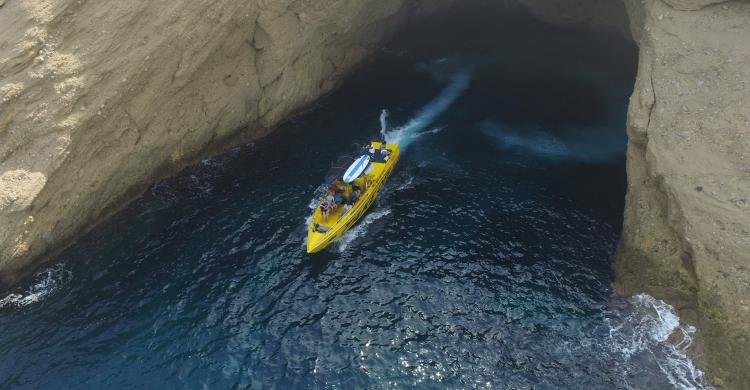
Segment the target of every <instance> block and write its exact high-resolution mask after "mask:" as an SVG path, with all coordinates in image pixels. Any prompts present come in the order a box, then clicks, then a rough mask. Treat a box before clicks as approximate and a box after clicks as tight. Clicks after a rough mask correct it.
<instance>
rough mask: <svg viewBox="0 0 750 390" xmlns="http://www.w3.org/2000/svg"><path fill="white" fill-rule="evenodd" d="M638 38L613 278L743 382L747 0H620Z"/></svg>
mask: <svg viewBox="0 0 750 390" xmlns="http://www.w3.org/2000/svg"><path fill="white" fill-rule="evenodd" d="M625 3H626V5H627V8H628V12H629V14H630V20H631V23H632V24H631V28H632V32H633V36H634V38H635V40H636V42H637V43H638V46H639V48H640V55H639V65H638V78H637V80H636V83H635V89H634V91H633V95H632V97H631V101H630V107H629V112H628V126H627V131H628V139H629V143H628V152H627V173H628V193H627V197H626V205H625V222H624V227H623V234H622V238H621V242H620V247H619V250H618V253H617V256H616V258H615V275H616V276H615V285H616V287H617V288H618V289H619V290H620V291H621V292H623V293H625V294H626V295H630V294H633V293H637V292H642V291H645V292H648V293H649V294H651V295H653V296H655V297H658V298H661V299H664V300H665V301H667V302H669V303H671V304H673V305H674V306H675V307H677V308H678V309H679V310H680V313H681V316H682V317H683V319H685V320H687V321H688V322H689V323H692V324H695V325H697V327H698V334H697V337H698V338H697V341H698V347H699V348H698V351H697V355H698V356H697V357H698V362H700V363H702V365H705V366H706V367H707V368H708V372H709V374H710V380H711V382H712V384H715V385H717V386H719V387H722V388H728V389H743V388H744V389H747V388H750V354H748V351H750V3H747V2H726V3H723V4H714V5H710V4H711V3H716V1H678V0H669V1H667V0H665V1H663V2H662V1H659V0H645V1H640V0H628V1H626V2H625Z"/></svg>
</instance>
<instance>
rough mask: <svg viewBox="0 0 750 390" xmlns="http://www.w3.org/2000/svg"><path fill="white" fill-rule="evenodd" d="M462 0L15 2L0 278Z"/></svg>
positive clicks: (6, 22)
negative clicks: (413, 17) (424, 15)
mask: <svg viewBox="0 0 750 390" xmlns="http://www.w3.org/2000/svg"><path fill="white" fill-rule="evenodd" d="M449 3H450V1H437V2H430V4H429V5H430V6H429V7H425V6H424V5H423V4H421V2H420V1H418V0H412V1H408V0H378V1H367V0H327V1H317V0H297V1H292V0H257V1H235V0H212V1H201V2H198V1H191V0H176V1H168V2H153V1H145V0H136V1H124V2H123V1H81V0H78V1H73V0H7V1H4V2H3V4H2V5H1V6H0V282H1V283H0V285H1V284H5V285H8V284H12V283H14V282H16V281H17V280H18V279H19V278H20V277H22V276H24V275H26V274H28V273H29V272H30V271H32V270H33V269H34V268H35V267H36V266H37V265H38V264H39V262H40V261H42V260H44V259H46V258H47V257H48V255H49V254H51V253H54V252H55V251H56V250H58V249H60V248H62V247H64V246H65V245H67V244H69V243H70V242H71V241H72V240H73V239H74V238H75V237H77V236H78V235H80V234H81V233H83V232H85V231H86V229H88V228H90V227H92V226H93V225H94V224H95V223H96V222H98V221H100V220H101V219H102V218H103V217H105V216H106V215H108V214H109V213H111V212H112V211H114V210H116V209H118V208H119V207H121V206H122V205H123V204H124V203H125V202H127V201H128V200H130V199H132V198H133V197H134V196H136V195H138V194H140V193H141V192H142V191H143V190H144V189H145V188H146V187H147V186H148V185H149V184H150V183H151V182H153V181H154V180H156V179H158V178H161V177H164V176H165V175H167V174H169V173H171V172H174V171H176V170H177V169H179V168H180V167H182V166H184V165H185V164H186V163H189V162H191V161H193V160H195V159H196V158H198V157H200V156H204V155H205V154H206V153H207V151H210V150H211V149H212V148H213V149H214V150H216V149H217V148H218V147H221V146H224V145H227V144H229V143H230V142H236V141H238V140H240V139H243V138H244V139H247V138H253V137H258V136H261V135H263V134H265V133H266V132H267V131H269V129H271V128H273V126H275V125H276V124H277V123H278V122H279V121H280V120H282V119H284V118H285V117H286V116H288V115H289V114H290V113H292V112H293V111H294V110H297V109H299V108H301V107H303V106H304V105H306V104H309V103H310V102H312V101H313V100H314V99H316V98H318V97H319V96H321V95H322V94H324V93H326V92H328V91H330V90H331V89H332V88H333V87H334V86H335V85H336V83H337V82H339V81H340V80H341V79H342V78H343V76H344V75H345V74H346V73H347V72H348V71H349V70H351V69H352V68H353V66H354V65H356V64H357V63H359V62H360V61H362V60H363V59H364V58H365V56H366V55H368V54H370V53H372V52H373V51H374V50H375V48H376V45H377V44H379V43H380V42H381V41H382V39H383V38H384V37H385V36H387V35H388V34H389V33H390V32H391V31H392V30H393V29H394V27H395V26H396V25H397V24H398V23H399V21H402V20H404V19H405V18H407V17H408V16H409V15H410V14H415V13H420V12H426V11H428V10H435V9H438V8H440V7H443V6H445V5H447V4H449Z"/></svg>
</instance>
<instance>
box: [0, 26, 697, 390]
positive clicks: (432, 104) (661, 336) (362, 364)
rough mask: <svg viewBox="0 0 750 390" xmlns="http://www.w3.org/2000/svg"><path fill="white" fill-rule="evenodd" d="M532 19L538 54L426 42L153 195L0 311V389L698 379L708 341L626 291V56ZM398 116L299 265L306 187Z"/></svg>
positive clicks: (607, 42)
mask: <svg viewBox="0 0 750 390" xmlns="http://www.w3.org/2000/svg"><path fill="white" fill-rule="evenodd" d="M524 22H525V23H526V24H524V27H523V28H526V29H528V31H527V34H526V38H525V40H524V41H522V42H519V41H517V40H516V39H517V38H516V37H515V36H513V35H508V36H507V37H505V38H503V35H502V34H499V35H498V34H495V35H492V38H491V39H489V38H487V37H488V35H486V34H483V32H482V31H479V32H477V31H474V30H472V29H469V30H471V31H470V33H471V34H475V35H472V36H479V37H485V40H492V41H493V44H492V46H491V50H490V49H488V48H487V47H486V46H482V45H483V44H485V45H486V44H487V42H484V41H483V40H482V39H478V42H479V43H477V41H476V40H475V41H471V42H474V43H473V46H472V45H466V49H467V51H465V52H460V51H458V50H457V48H456V47H453V46H451V45H436V46H430V45H425V44H423V43H424V41H420V40H419V34H411V35H409V37H410V39H412V41H409V42H401V41H397V42H395V43H394V44H392V45H391V46H390V47H389V49H388V50H386V51H385V52H384V53H383V55H382V56H381V58H380V59H378V60H377V61H375V62H374V63H373V64H371V65H370V66H368V67H367V68H366V69H364V70H362V71H361V72H359V73H358V74H357V75H355V76H354V77H353V79H352V80H351V81H349V82H348V83H347V84H346V85H345V86H344V87H343V88H342V89H341V90H339V91H338V92H337V93H335V94H334V95H332V96H330V97H328V98H326V99H324V100H323V101H322V102H321V103H320V104H319V105H317V106H316V107H315V108H314V109H313V110H311V111H310V112H308V113H306V114H303V115H300V116H298V117H296V118H294V119H293V120H292V121H291V122H289V123H288V124H286V125H285V126H283V128H282V129H280V130H279V131H278V132H277V133H275V134H274V135H272V136H271V137H269V138H267V139H265V140H262V141H259V142H257V143H255V144H251V145H245V146H242V147H238V148H235V149H233V150H231V151H229V152H227V153H226V154H225V155H223V156H221V157H218V158H215V159H209V160H205V161H203V162H202V163H199V164H197V165H195V166H193V167H190V168H188V169H186V170H185V171H184V172H183V173H181V174H179V175H178V176H176V177H174V178H171V179H169V180H166V181H163V182H160V183H158V184H156V185H154V186H153V187H152V188H151V189H150V190H149V191H148V192H147V193H146V194H145V195H144V196H143V197H142V198H140V199H139V200H137V201H136V202H134V203H133V204H132V205H131V206H129V207H128V208H127V209H126V210H124V211H123V212H121V213H119V214H118V215H117V216H116V217H114V218H113V219H112V220H111V221H109V222H108V223H106V224H104V225H103V226H101V227H99V228H97V229H95V230H94V231H93V232H92V233H91V234H89V235H88V236H87V237H85V238H84V239H82V240H81V241H80V242H79V243H78V244H77V245H75V246H74V247H73V248H71V249H70V250H68V251H67V252H66V253H64V254H63V255H62V256H60V259H59V260H60V262H61V263H60V264H58V265H56V266H54V267H53V268H50V269H47V270H43V271H42V272H41V273H40V274H39V275H38V276H37V277H35V278H34V280H32V281H31V282H30V285H29V286H24V287H21V288H20V289H19V290H18V291H16V292H13V293H12V294H11V295H8V296H6V297H5V298H3V299H2V301H0V354H1V355H2V356H4V358H3V359H2V360H0V387H2V388H105V387H111V388H122V387H135V388H158V387H159V386H162V387H164V388H246V387H252V388H365V387H367V388H406V387H411V386H414V385H421V386H422V387H425V388H442V387H450V388H512V389H524V388H537V389H557V388H571V389H573V388H662V387H670V386H673V385H674V386H678V387H683V388H693V387H701V383H702V382H701V381H702V378H701V373H700V372H699V371H697V370H696V369H695V368H694V367H692V365H691V363H690V361H689V359H687V358H686V356H685V348H686V347H687V344H689V340H690V335H691V333H692V332H693V331H694V329H693V328H690V327H687V326H680V324H679V319H678V318H677V317H676V316H675V315H674V312H673V311H672V310H671V308H670V307H669V306H668V305H666V304H664V303H663V302H660V301H656V300H654V299H653V298H651V297H648V296H638V297H635V298H633V299H631V300H630V301H625V300H622V299H620V298H616V297H613V296H611V291H610V282H611V271H610V269H611V257H612V254H613V253H614V249H615V245H616V242H617V238H618V235H619V232H620V225H621V223H622V221H621V213H622V209H623V197H624V192H625V171H624V169H625V168H624V146H625V138H624V124H625V109H626V104H627V97H628V95H629V93H630V88H631V84H632V80H633V72H634V52H633V48H632V47H631V46H629V45H630V44H629V43H627V42H623V41H620V40H617V39H615V38H612V37H601V36H586V35H582V34H579V33H575V32H570V31H564V30H553V29H550V28H548V27H544V26H539V25H536V24H534V23H531V22H528V21H524ZM477 25H481V24H480V23H477ZM428 27H429V26H428ZM480 27H481V26H480ZM480 27H477V26H473V28H476V29H480ZM482 28H489V27H487V26H485V27H482ZM492 28H493V29H494V28H499V27H497V26H494V25H493V27H492ZM508 28H510V27H508ZM515 28H520V27H518V26H516V27H515ZM425 31H428V32H429V31H430V30H429V28H426V30H425ZM491 31H495V30H491ZM495 32H496V31H495ZM467 34H468V33H467ZM477 34H478V35H477ZM420 42H421V43H420ZM482 42H484V43H482ZM462 47H463V46H462ZM478 47H479V48H482V50H476V49H477V48H478ZM472 49H474V51H472ZM591 53H594V54H591ZM613 56H614V57H616V58H626V59H627V61H620V62H621V63H622V64H620V65H617V64H614V63H613V61H612V57H613ZM618 56H619V57H618ZM456 80H458V81H456ZM461 80H464V81H465V83H464V82H463V81H461ZM457 82H458V83H459V85H456V83H457ZM461 83H463V84H461ZM446 100H449V101H447V102H446ZM384 107H387V108H390V109H391V122H392V124H393V125H395V126H396V128H395V129H393V130H392V131H391V133H390V136H391V137H396V136H397V137H400V139H401V140H402V141H403V142H404V143H409V145H408V148H406V150H405V151H404V154H403V156H402V159H401V161H400V162H399V166H398V169H397V171H396V172H395V174H394V177H393V178H392V179H391V180H390V182H389V183H388V184H387V186H386V188H385V190H384V193H383V194H382V196H381V197H380V198H379V200H378V201H377V202H376V203H375V204H374V206H373V208H372V210H371V212H370V213H369V214H368V215H367V216H366V217H365V218H364V219H363V221H361V222H360V223H359V224H358V225H357V226H355V227H354V228H353V229H352V231H350V232H349V233H347V235H346V236H345V237H344V238H343V239H342V240H341V241H340V242H338V243H336V244H335V245H333V246H332V247H331V248H330V249H329V250H327V251H325V252H322V253H320V254H317V255H315V256H309V255H307V254H305V250H304V248H305V242H304V237H305V221H306V219H307V218H308V216H309V214H310V210H309V208H308V207H307V206H308V204H309V203H310V200H311V196H312V192H313V190H314V189H315V187H316V186H317V185H318V184H319V182H320V180H321V179H322V176H323V174H324V172H325V171H326V168H327V166H328V164H329V163H330V162H331V161H334V160H335V159H336V157H338V156H339V155H341V154H344V153H349V152H352V151H354V150H356V148H357V145H362V144H363V143H364V142H366V141H368V140H369V139H370V137H373V136H375V135H376V134H377V131H378V130H379V123H378V114H379V112H380V109H381V108H384ZM675 330H679V331H682V333H683V338H682V340H683V342H682V344H680V345H676V346H674V345H670V344H667V343H666V338H667V336H669V334H671V333H672V332H673V331H675Z"/></svg>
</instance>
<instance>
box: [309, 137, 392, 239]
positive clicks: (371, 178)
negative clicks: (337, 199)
mask: <svg viewBox="0 0 750 390" xmlns="http://www.w3.org/2000/svg"><path fill="white" fill-rule="evenodd" d="M372 146H373V147H375V148H376V149H377V148H380V142H372ZM386 148H387V149H388V150H390V151H391V154H390V157H389V159H388V161H386V162H385V163H372V165H373V170H372V172H371V173H369V174H365V175H363V176H362V177H364V178H365V180H367V182H368V185H367V189H366V190H365V192H364V193H363V194H362V196H361V197H360V198H359V200H357V202H356V203H354V206H353V207H352V209H351V210H349V212H348V213H346V215H344V216H343V217H342V216H341V212H342V207H341V206H339V207H336V210H334V211H332V212H331V213H330V214H329V215H328V218H323V213H322V212H321V211H320V207H316V208H315V212H314V213H313V216H312V221H311V222H310V226H308V227H307V253H315V252H320V251H322V250H323V249H325V248H326V247H328V246H329V245H331V243H333V242H334V241H336V240H338V239H339V238H341V236H343V235H344V233H346V232H347V231H348V230H349V229H350V228H351V227H352V226H353V225H354V223H356V222H357V221H358V220H359V219H360V218H361V217H362V216H363V215H365V213H367V210H368V209H369V208H370V206H372V203H373V202H374V201H375V199H376V198H377V197H378V194H379V193H380V190H381V189H382V188H383V185H384V184H385V182H386V181H387V180H388V177H390V175H391V173H392V172H393V169H394V167H395V166H396V163H397V162H398V158H399V147H398V145H397V144H386ZM316 223H317V224H321V225H323V226H326V227H328V229H329V230H328V231H327V232H325V233H320V232H318V231H316V230H315V224H316Z"/></svg>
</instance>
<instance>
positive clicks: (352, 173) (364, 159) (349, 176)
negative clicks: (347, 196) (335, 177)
mask: <svg viewBox="0 0 750 390" xmlns="http://www.w3.org/2000/svg"><path fill="white" fill-rule="evenodd" d="M368 165H370V156H368V155H366V154H363V155H362V156H360V157H359V158H358V159H356V160H355V161H354V162H353V163H352V165H350V166H349V168H348V169H347V170H346V172H345V173H344V183H351V182H353V181H354V179H356V178H358V177H360V176H361V175H362V173H363V172H364V171H365V169H366V168H367V166H368Z"/></svg>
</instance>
